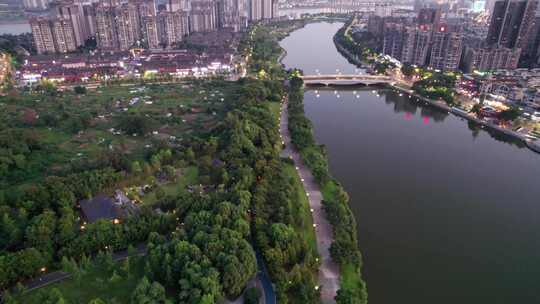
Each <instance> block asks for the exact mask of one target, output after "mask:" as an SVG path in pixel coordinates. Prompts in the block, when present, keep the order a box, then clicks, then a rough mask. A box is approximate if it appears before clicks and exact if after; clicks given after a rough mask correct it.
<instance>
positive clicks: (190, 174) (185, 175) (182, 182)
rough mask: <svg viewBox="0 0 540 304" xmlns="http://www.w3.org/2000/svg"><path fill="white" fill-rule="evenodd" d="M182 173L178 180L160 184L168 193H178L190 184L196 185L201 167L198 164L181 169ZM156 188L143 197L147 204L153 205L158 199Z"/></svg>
mask: <svg viewBox="0 0 540 304" xmlns="http://www.w3.org/2000/svg"><path fill="white" fill-rule="evenodd" d="M181 171H182V173H181V175H180V176H179V177H178V179H177V180H176V182H172V183H169V184H165V185H162V186H160V187H159V188H160V189H162V190H163V192H164V193H165V194H166V195H173V196H174V195H177V194H179V193H180V192H181V191H182V190H185V189H186V187H187V186H188V185H195V184H197V182H198V180H199V169H198V168H197V167H196V166H190V167H187V168H184V169H181ZM156 192H157V191H156V190H154V191H152V192H150V193H148V194H147V195H145V196H144V197H143V199H142V200H143V202H144V203H145V204H147V205H152V204H154V203H155V202H156V201H157V197H156Z"/></svg>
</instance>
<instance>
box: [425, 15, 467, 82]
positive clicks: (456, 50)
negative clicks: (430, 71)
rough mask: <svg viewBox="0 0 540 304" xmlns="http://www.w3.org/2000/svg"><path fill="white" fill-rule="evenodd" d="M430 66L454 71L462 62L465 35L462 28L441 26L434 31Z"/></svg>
mask: <svg viewBox="0 0 540 304" xmlns="http://www.w3.org/2000/svg"><path fill="white" fill-rule="evenodd" d="M431 39H432V44H431V54H430V59H429V66H430V67H432V68H434V69H438V70H441V71H454V70H457V69H458V67H459V63H460V60H461V52H462V44H463V34H462V29H461V27H460V26H449V25H446V24H439V25H438V26H437V27H436V28H435V29H434V31H433V35H432V38H431Z"/></svg>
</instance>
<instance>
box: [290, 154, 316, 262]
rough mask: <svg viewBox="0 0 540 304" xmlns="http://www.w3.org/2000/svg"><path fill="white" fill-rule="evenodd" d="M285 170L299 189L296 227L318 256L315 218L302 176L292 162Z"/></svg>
mask: <svg viewBox="0 0 540 304" xmlns="http://www.w3.org/2000/svg"><path fill="white" fill-rule="evenodd" d="M283 170H284V171H285V172H286V173H287V175H288V176H290V177H292V178H293V179H294V182H295V184H296V185H297V189H298V207H299V208H298V209H297V210H298V214H297V215H296V216H295V218H296V219H298V222H297V223H296V224H297V225H296V227H295V229H296V230H297V231H298V232H299V233H300V235H302V236H304V237H305V239H306V240H307V242H308V244H309V246H310V247H311V250H312V251H313V254H314V255H316V256H318V255H319V254H318V251H317V238H316V236H315V230H314V229H313V218H312V215H311V211H310V208H309V201H308V198H307V196H306V192H305V190H304V186H303V185H302V182H301V181H300V177H299V176H298V173H297V172H296V169H295V168H294V166H293V165H291V164H283Z"/></svg>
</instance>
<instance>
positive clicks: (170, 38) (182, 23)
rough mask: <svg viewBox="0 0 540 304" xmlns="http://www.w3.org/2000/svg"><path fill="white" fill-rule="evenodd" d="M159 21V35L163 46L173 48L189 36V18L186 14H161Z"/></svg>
mask: <svg viewBox="0 0 540 304" xmlns="http://www.w3.org/2000/svg"><path fill="white" fill-rule="evenodd" d="M159 19H161V20H162V22H163V32H162V33H161V35H160V36H161V41H162V43H163V44H165V45H167V46H169V47H170V46H173V45H174V44H175V43H177V42H180V41H182V40H183V39H184V37H185V36H187V35H188V34H189V18H188V14H187V13H186V12H183V11H181V10H180V11H176V12H161V13H160V15H159Z"/></svg>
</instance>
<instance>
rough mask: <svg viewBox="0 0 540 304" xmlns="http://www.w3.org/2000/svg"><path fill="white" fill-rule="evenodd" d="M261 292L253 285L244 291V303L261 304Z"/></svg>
mask: <svg viewBox="0 0 540 304" xmlns="http://www.w3.org/2000/svg"><path fill="white" fill-rule="evenodd" d="M260 298H261V292H260V291H259V289H257V288H256V287H251V288H248V289H247V290H246V292H245V293H244V304H259V299H260Z"/></svg>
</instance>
